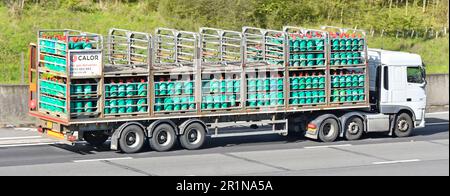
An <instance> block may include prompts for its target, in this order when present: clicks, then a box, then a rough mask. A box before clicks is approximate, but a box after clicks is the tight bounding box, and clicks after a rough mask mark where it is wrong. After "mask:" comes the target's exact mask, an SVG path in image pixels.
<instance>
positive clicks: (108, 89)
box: [104, 77, 149, 116]
mask: <svg viewBox="0 0 450 196" xmlns="http://www.w3.org/2000/svg"><path fill="white" fill-rule="evenodd" d="M147 86H148V83H147V80H146V78H144V77H142V78H113V79H107V80H106V82H105V102H104V115H105V116H116V115H139V114H146V113H147V112H148V108H149V107H148V106H149V105H148V103H147V93H148V88H147Z"/></svg>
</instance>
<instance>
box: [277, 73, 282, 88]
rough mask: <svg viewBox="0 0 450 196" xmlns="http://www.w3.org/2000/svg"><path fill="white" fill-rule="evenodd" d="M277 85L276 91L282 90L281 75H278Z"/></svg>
mask: <svg viewBox="0 0 450 196" xmlns="http://www.w3.org/2000/svg"><path fill="white" fill-rule="evenodd" d="M277 85H278V91H282V90H284V79H283V76H282V75H279V76H278V79H277Z"/></svg>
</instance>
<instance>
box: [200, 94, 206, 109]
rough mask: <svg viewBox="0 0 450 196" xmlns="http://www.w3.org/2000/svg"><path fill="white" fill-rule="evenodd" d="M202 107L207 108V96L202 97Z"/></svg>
mask: <svg viewBox="0 0 450 196" xmlns="http://www.w3.org/2000/svg"><path fill="white" fill-rule="evenodd" d="M201 109H206V96H203V97H202V104H201Z"/></svg>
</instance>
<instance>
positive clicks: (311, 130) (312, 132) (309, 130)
mask: <svg viewBox="0 0 450 196" xmlns="http://www.w3.org/2000/svg"><path fill="white" fill-rule="evenodd" d="M316 132H317V129H308V133H310V134H316Z"/></svg>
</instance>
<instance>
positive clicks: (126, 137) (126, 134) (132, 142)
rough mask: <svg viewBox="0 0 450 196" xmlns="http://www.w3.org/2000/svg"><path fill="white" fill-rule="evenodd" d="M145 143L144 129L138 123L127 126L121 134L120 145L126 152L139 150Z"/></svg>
mask: <svg viewBox="0 0 450 196" xmlns="http://www.w3.org/2000/svg"><path fill="white" fill-rule="evenodd" d="M144 143H145V134H144V130H143V129H142V128H141V127H140V126H137V125H130V126H127V127H126V128H125V129H124V130H123V131H122V133H121V134H120V139H119V146H120V149H121V150H122V151H123V152H125V153H129V154H131V153H137V152H139V151H140V150H141V149H142V147H143V146H144Z"/></svg>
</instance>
